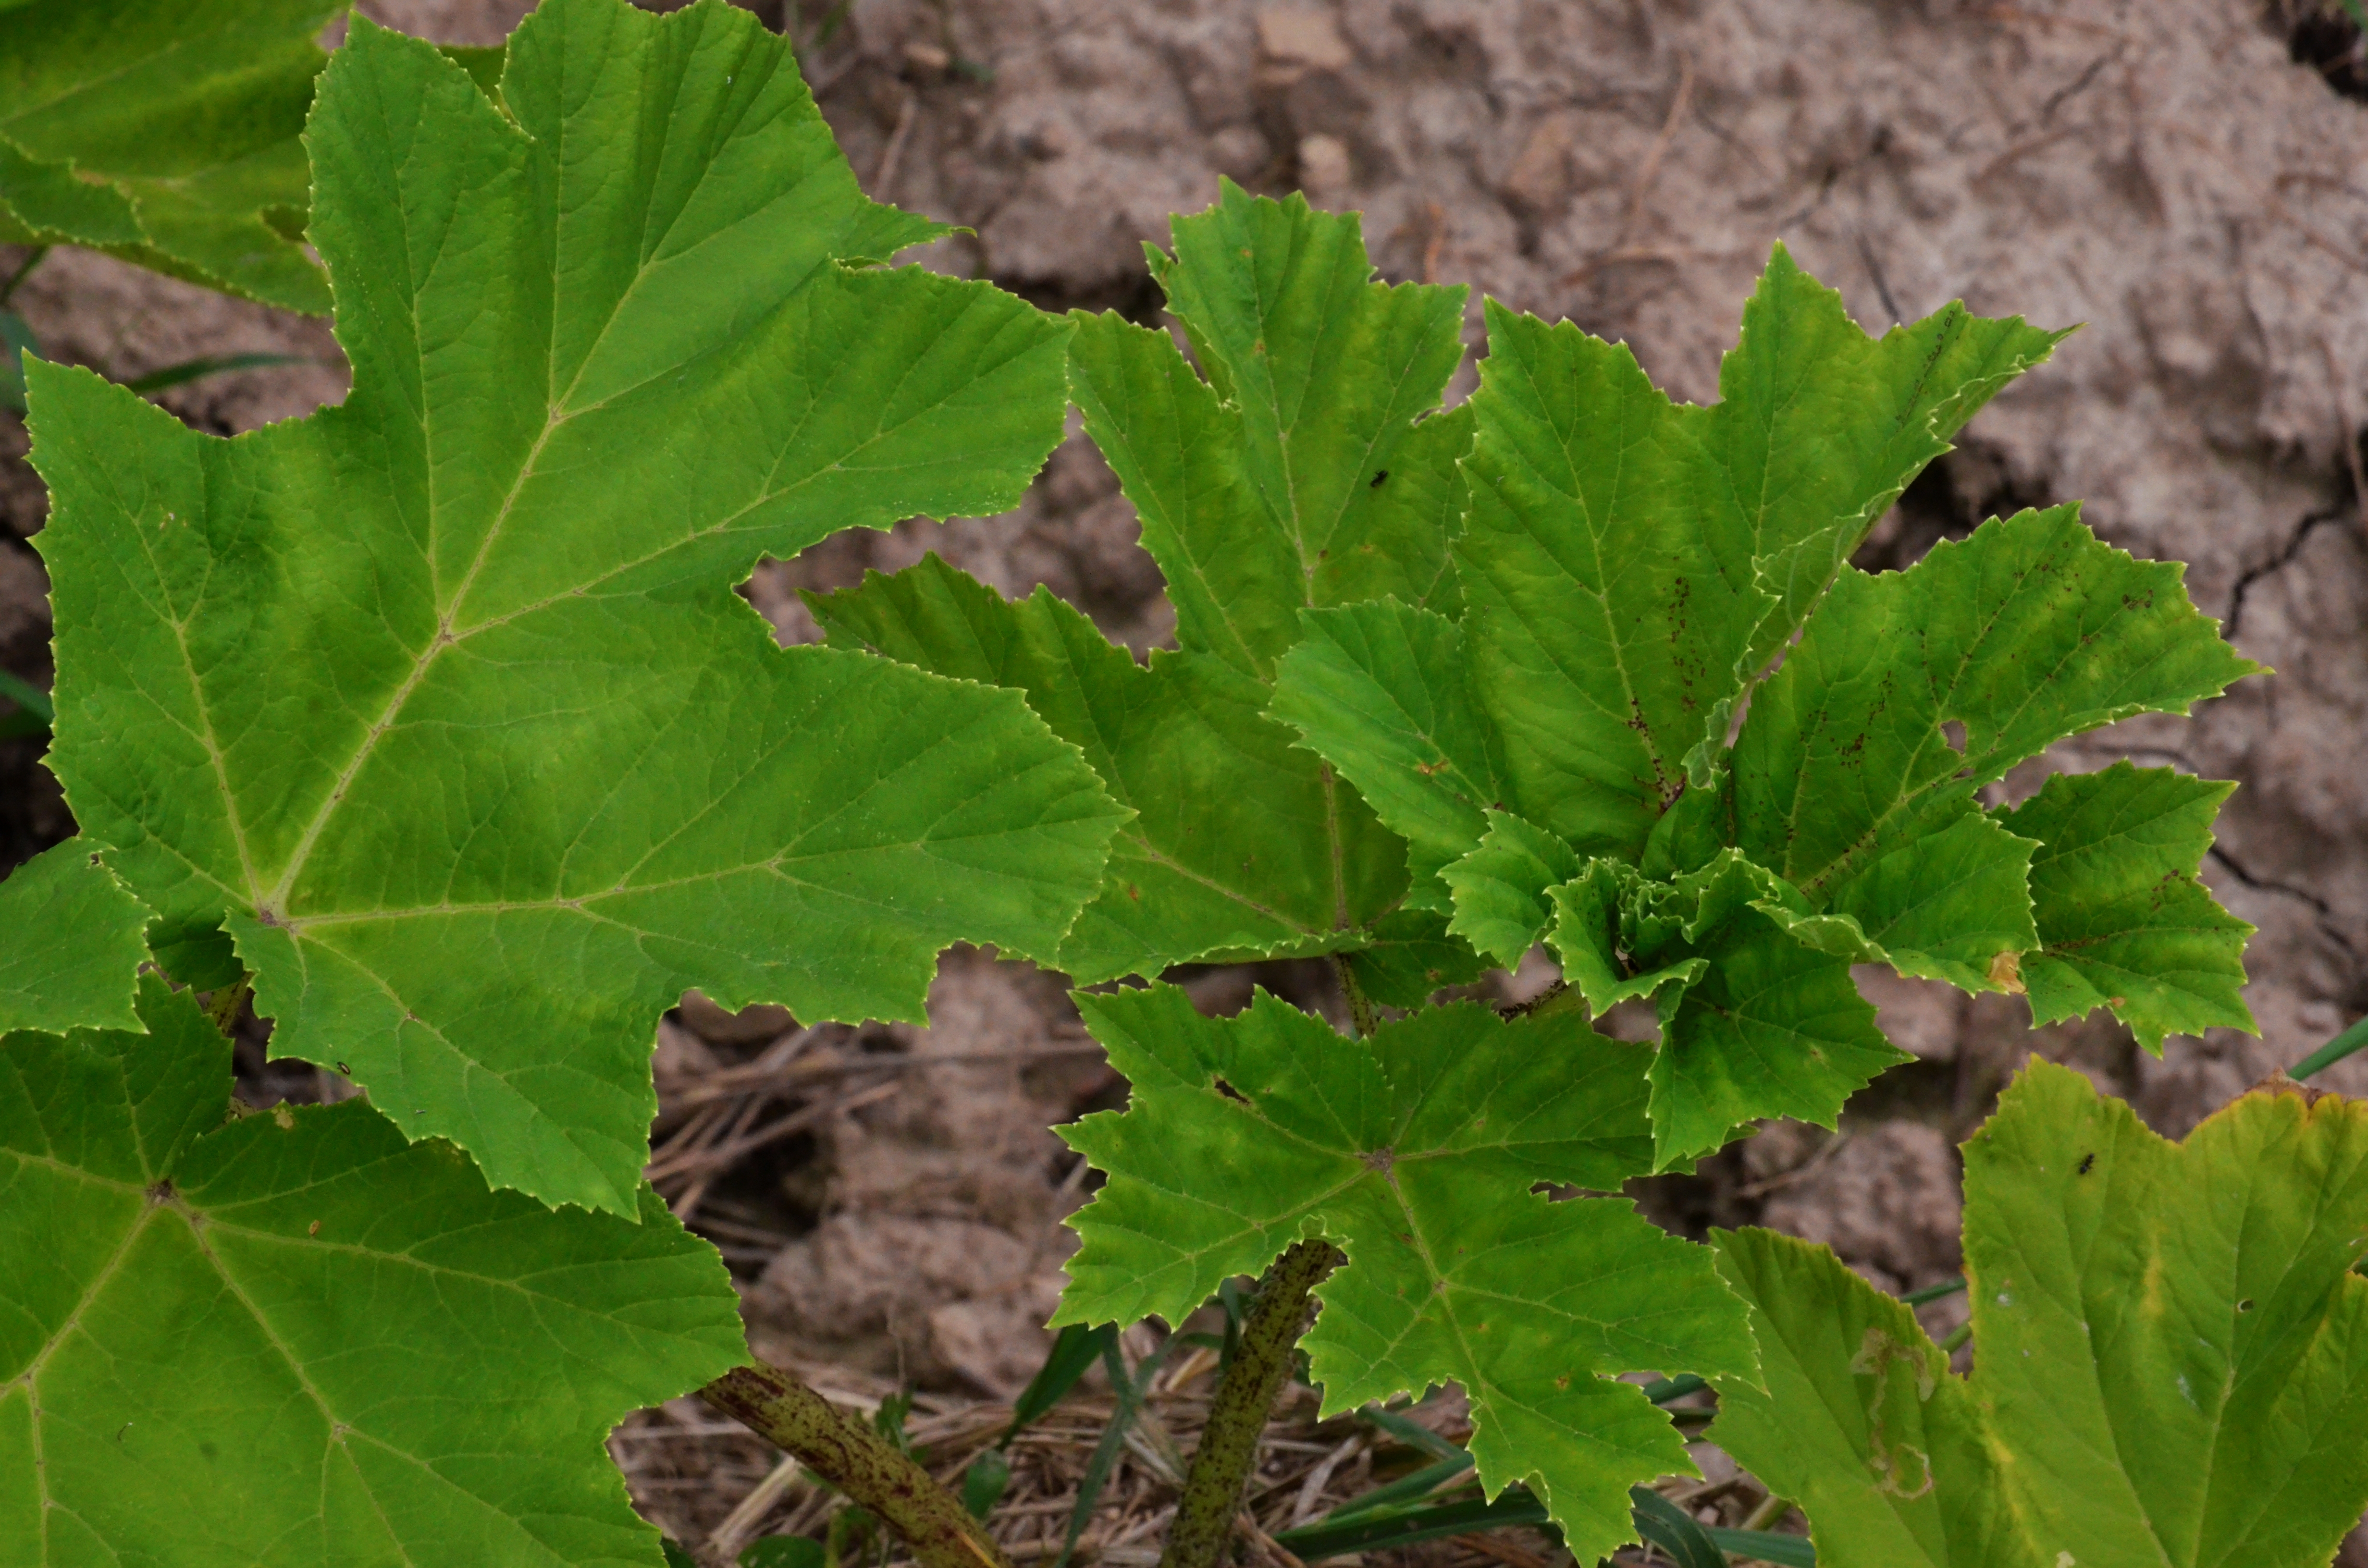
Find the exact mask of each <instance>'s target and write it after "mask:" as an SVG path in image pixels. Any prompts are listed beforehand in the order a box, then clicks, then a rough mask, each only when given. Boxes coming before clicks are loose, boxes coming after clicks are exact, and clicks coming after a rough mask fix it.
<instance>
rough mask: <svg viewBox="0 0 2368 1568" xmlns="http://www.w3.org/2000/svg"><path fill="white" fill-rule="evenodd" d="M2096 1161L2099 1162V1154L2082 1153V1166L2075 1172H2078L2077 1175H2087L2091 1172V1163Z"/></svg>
mask: <svg viewBox="0 0 2368 1568" xmlns="http://www.w3.org/2000/svg"><path fill="white" fill-rule="evenodd" d="M2096 1163H2097V1156H2096V1155H2094V1154H2083V1155H2081V1156H2080V1168H2079V1170H2078V1172H2076V1173H2075V1174H2076V1175H2078V1176H2087V1175H2088V1174H2089V1167H2090V1166H2091V1165H2095V1164H2096Z"/></svg>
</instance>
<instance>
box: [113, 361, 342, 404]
mask: <svg viewBox="0 0 2368 1568" xmlns="http://www.w3.org/2000/svg"><path fill="white" fill-rule="evenodd" d="M306 362H307V361H306V359H305V358H304V356H303V355H302V354H201V355H199V357H198V358H195V359H184V360H182V361H181V362H180V363H179V364H177V365H167V366H165V368H164V369H161V370H151V371H149V372H148V373H147V374H146V375H144V376H134V377H132V378H131V380H130V381H126V382H124V383H123V384H124V385H125V386H126V387H128V388H129V389H131V391H133V392H139V393H141V394H142V396H145V395H146V394H148V393H149V392H163V391H164V390H165V388H166V387H177V386H181V385H184V384H186V383H188V382H189V381H200V380H202V379H204V378H205V377H207V376H221V375H227V374H228V373H229V372H231V371H233V370H260V369H264V368H266V367H267V366H271V365H302V364H304V363H306Z"/></svg>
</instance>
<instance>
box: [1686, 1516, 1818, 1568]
mask: <svg viewBox="0 0 2368 1568" xmlns="http://www.w3.org/2000/svg"><path fill="white" fill-rule="evenodd" d="M1702 1534H1704V1535H1706V1536H1708V1537H1710V1539H1711V1540H1712V1541H1713V1543H1714V1544H1716V1545H1717V1547H1718V1548H1719V1550H1721V1551H1725V1552H1727V1553H1729V1554H1730V1555H1732V1556H1736V1557H1741V1558H1745V1559H1748V1560H1749V1561H1752V1562H1772V1563H1774V1564H1775V1565H1776V1568H1817V1549H1816V1547H1815V1546H1812V1545H1811V1544H1809V1538H1808V1537H1807V1536H1804V1535H1779V1534H1777V1533H1776V1532H1775V1531H1774V1530H1730V1529H1722V1528H1719V1527H1718V1526H1716V1525H1705V1526H1703V1527H1702Z"/></svg>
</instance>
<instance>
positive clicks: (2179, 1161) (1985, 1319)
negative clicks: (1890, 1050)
mask: <svg viewBox="0 0 2368 1568" xmlns="http://www.w3.org/2000/svg"><path fill="white" fill-rule="evenodd" d="M2363 1233H2368V1107H2363V1106H2362V1105H2361V1104H2360V1103H2358V1102H2355V1101H2347V1100H2342V1099H2339V1098H2335V1097H2333V1096H2328V1097H2324V1098H2320V1099H2317V1101H2316V1102H2315V1103H2314V1102H2313V1101H2312V1100H2310V1099H2309V1098H2306V1097H2305V1096H2304V1095H2303V1094H2302V1093H2300V1092H2298V1091H2294V1090H2291V1089H2288V1090H2285V1091H2283V1092H2280V1091H2277V1090H2256V1091H2255V1092H2253V1093H2251V1094H2248V1095H2245V1096H2241V1097H2239V1098H2238V1099H2237V1101H2236V1102H2235V1103H2234V1104H2232V1105H2230V1106H2229V1107H2227V1108H2226V1109H2224V1110H2222V1111H2221V1112H2220V1113H2219V1114H2217V1115H2215V1116H2214V1117H2212V1118H2211V1119H2208V1120H2206V1121H2205V1122H2204V1123H2203V1125H2202V1126H2200V1127H2198V1128H2197V1129H2196V1130H2195V1131H2193V1132H2192V1133H2191V1134H2190V1135H2189V1136H2188V1139H2187V1141H2186V1142H2185V1143H2184V1144H2174V1143H2170V1142H2166V1141H2165V1140H2163V1139H2161V1138H2159V1137H2157V1136H2156V1135H2155V1134H2154V1133H2153V1132H2151V1131H2147V1130H2146V1128H2145V1127H2143V1126H2142V1125H2140V1124H2139V1122H2138V1120H2137V1118H2136V1117H2135V1115H2134V1114H2133V1113H2132V1112H2131V1110H2130V1108H2129V1107H2127V1106H2126V1105H2123V1104H2122V1103H2121V1102H2119V1101H2117V1100H2110V1099H2106V1098H2104V1097H2102V1096H2099V1095H2098V1093H2097V1092H2096V1091H2095V1090H2094V1089H2093V1088H2091V1087H2090V1086H2089V1082H2088V1080H2087V1079H2085V1078H2083V1077H2081V1076H2080V1075H2079V1074H2076V1073H2073V1072H2070V1071H2068V1070H2066V1069H2064V1068H2060V1067H2055V1066H2053V1065H2051V1064H2049V1063H2046V1062H2033V1063H2032V1065H2031V1067H2030V1068H2029V1069H2027V1070H2026V1071H2025V1073H2024V1074H2023V1076H2022V1077H2021V1079H2020V1080H2019V1081H2018V1082H2017V1084H2016V1085H2014V1087H2012V1088H2011V1089H2009V1091H2008V1093H2007V1095H2006V1096H2005V1098H2004V1099H2003V1100H2002V1101H2001V1103H2000V1105H1999V1108H1998V1114H1997V1116H1996V1117H1994V1118H1993V1119H1991V1120H1990V1122H1989V1123H1988V1124H1987V1126H1985V1127H1984V1128H1983V1130H1982V1131H1980V1132H1978V1133H1976V1134H1975V1137H1974V1138H1973V1140H1972V1141H1971V1142H1969V1143H1967V1144H1966V1146H1965V1266H1966V1267H1965V1273H1966V1278H1967V1281H1968V1294H1969V1298H1970V1301H1971V1302H1972V1306H1973V1323H1974V1372H1973V1376H1972V1378H1971V1379H1970V1380H1961V1379H1959V1378H1957V1377H1955V1376H1953V1375H1952V1374H1951V1373H1950V1372H1949V1371H1948V1370H1947V1368H1946V1366H1945V1363H1944V1360H1943V1358H1942V1357H1941V1353H1940V1351H1939V1350H1938V1348H1937V1347H1935V1346H1933V1344H1932V1343H1931V1341H1930V1339H1928V1338H1926V1337H1925V1335H1924V1334H1923V1331H1922V1330H1921V1329H1920V1328H1918V1326H1917V1324H1916V1320H1915V1318H1914V1316H1913V1315H1912V1314H1911V1313H1910V1312H1908V1310H1907V1307H1905V1306H1903V1305H1902V1304H1901V1303H1899V1302H1897V1301H1893V1300H1891V1299H1890V1298H1888V1297H1886V1296H1884V1295H1883V1294H1881V1293H1880V1292H1878V1291H1876V1290H1873V1288H1872V1287H1870V1286H1868V1285H1866V1284H1865V1283H1864V1282H1863V1281H1861V1280H1860V1279H1859V1278H1857V1277H1856V1276H1855V1275H1853V1274H1851V1273H1850V1271H1849V1270H1848V1269H1846V1268H1844V1267H1842V1266H1841V1264H1840V1263H1839V1261H1838V1260H1837V1259H1836V1258H1835V1257H1834V1256H1833V1255H1832V1254H1831V1253H1830V1252H1828V1251H1827V1250H1826V1249H1824V1248H1822V1247H1811V1246H1808V1245H1805V1244H1802V1243H1799V1242H1794V1241H1790V1240H1787V1239H1785V1238H1783V1237H1781V1236H1776V1235H1773V1234H1770V1233H1767V1232H1764V1231H1745V1232H1740V1233H1735V1234H1732V1235H1725V1236H1721V1237H1719V1238H1718V1246H1719V1251H1720V1266H1721V1267H1722V1269H1723V1270H1724V1271H1725V1275H1726V1277H1727V1278H1728V1280H1729V1282H1730V1283H1732V1284H1733V1285H1735V1287H1736V1289H1737V1290H1741V1291H1743V1292H1744V1294H1745V1295H1746V1296H1747V1297H1748V1299H1749V1300H1750V1301H1751V1303H1752V1323H1753V1327H1754V1329H1755V1331H1756V1333H1757V1335H1758V1336H1759V1344H1760V1351H1761V1357H1762V1363H1763V1369H1764V1373H1765V1392H1761V1390H1760V1389H1759V1388H1755V1387H1754V1386H1752V1385H1750V1384H1748V1383H1746V1382H1743V1381H1736V1380H1728V1381H1722V1382H1721V1383H1720V1385H1719V1402H1720V1415H1719V1420H1718V1423H1717V1425H1716V1426H1714V1427H1713V1429H1712V1435H1713V1437H1715V1438H1716V1439H1717V1440H1718V1441H1719V1442H1721V1443H1722V1444H1724V1445H1725V1447H1726V1449H1728V1451H1730V1452H1731V1453H1733V1454H1734V1455H1735V1456H1736V1459H1737V1460H1739V1461H1740V1462H1741V1463H1743V1464H1745V1465H1747V1466H1748V1467H1750V1468H1751V1469H1752V1470H1753V1471H1756V1472H1757V1473H1758V1474H1759V1476H1760V1477H1761V1478H1762V1479H1763V1480H1765V1481H1766V1482H1767V1483H1768V1484H1769V1485H1770V1486H1771V1487H1772V1488H1774V1489H1775V1490H1776V1491H1777V1492H1779V1493H1780V1494H1782V1495H1785V1496H1789V1497H1793V1498H1796V1499H1798V1500H1799V1501H1800V1503H1801V1505H1802V1506H1803V1508H1804V1510H1805V1511H1806V1512H1807V1513H1808V1515H1809V1519H1810V1523H1811V1527H1812V1533H1813V1534H1814V1535H1815V1537H1816V1547H1817V1561H1818V1562H1820V1563H1821V1564H1824V1565H1825V1568H1878V1565H1880V1568H2059V1565H2060V1564H2062V1563H2064V1562H2075V1563H2078V1564H2080V1565H2082V1568H2140V1565H2144V1568H2159V1565H2165V1564H2168V1565H2171V1568H2200V1565H2203V1564H2214V1565H2226V1568H2237V1564H2245V1565H2248V1568H2249V1565H2251V1564H2255V1563H2294V1564H2297V1565H2299V1564H2304V1563H2323V1562H2327V1561H2328V1559H2329V1558H2330V1557H2331V1556H2332V1555H2333V1553H2334V1551H2335V1549H2336V1546H2337V1543H2338V1542H2339V1541H2340V1540H2341V1539H2342V1537H2343V1536H2344V1534H2345V1533H2346V1532H2347V1531H2348V1530H2350V1529H2351V1527H2352V1526H2353V1525H2354V1524H2355V1523H2357V1522H2358V1520H2359V1517H2360V1513H2361V1510H2362V1507H2363V1506H2368V1449H2363V1448H2362V1445H2361V1444H2360V1442H2359V1441H2358V1433H2359V1432H2360V1430H2361V1428H2362V1423H2363V1422H2368V1280H2363V1279H2362V1278H2359V1277H2358V1276H2357V1275H2355V1274H2353V1273H2352V1272H2351V1266H2352V1265H2353V1264H2354V1263H2355V1262H2356V1261H2358V1259H2359V1258H2360V1256H2361V1254H2362V1246H2363V1243H2362V1235H2363Z"/></svg>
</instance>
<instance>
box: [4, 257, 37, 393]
mask: <svg viewBox="0 0 2368 1568" xmlns="http://www.w3.org/2000/svg"><path fill="white" fill-rule="evenodd" d="M10 286H11V287H12V288H13V287H14V284H13V283H12V284H11V285H10ZM39 351H40V345H39V344H37V343H35V342H34V341H33V329H32V328H31V327H30V326H29V325H28V324H26V322H25V318H24V317H22V316H20V315H18V314H17V313H16V312H13V311H0V408H5V409H6V410H7V411H8V412H9V413H11V414H13V415H17V417H18V418H20V419H21V418H23V417H24V415H25V356H26V355H28V354H32V353H38V352H39Z"/></svg>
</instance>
